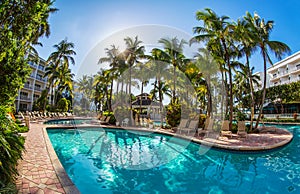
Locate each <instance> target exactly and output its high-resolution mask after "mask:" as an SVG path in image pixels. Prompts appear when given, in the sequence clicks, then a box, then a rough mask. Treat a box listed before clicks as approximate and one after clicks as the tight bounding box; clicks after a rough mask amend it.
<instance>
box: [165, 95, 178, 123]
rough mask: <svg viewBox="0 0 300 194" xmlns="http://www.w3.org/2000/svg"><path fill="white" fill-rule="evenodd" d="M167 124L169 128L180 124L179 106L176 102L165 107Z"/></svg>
mask: <svg viewBox="0 0 300 194" xmlns="http://www.w3.org/2000/svg"><path fill="white" fill-rule="evenodd" d="M166 108H167V123H168V125H170V126H171V127H176V126H178V125H179V123H180V119H181V104H179V102H178V101H177V100H175V101H171V102H170V104H169V105H167V107H166Z"/></svg>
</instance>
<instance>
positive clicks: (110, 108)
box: [108, 80, 114, 112]
mask: <svg viewBox="0 0 300 194" xmlns="http://www.w3.org/2000/svg"><path fill="white" fill-rule="evenodd" d="M113 84H114V80H112V81H111V84H110V93H109V106H108V110H109V112H112V105H111V104H112V93H113Z"/></svg>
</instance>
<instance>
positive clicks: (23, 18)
mask: <svg viewBox="0 0 300 194" xmlns="http://www.w3.org/2000/svg"><path fill="white" fill-rule="evenodd" d="M51 4H52V2H50V1H49V0H42V1H28V0H21V1H13V3H12V1H11V0H2V1H1V7H0V24H1V25H0V42H1V44H0V84H1V87H0V104H3V105H6V104H9V105H13V103H14V100H15V98H16V96H17V94H18V90H19V89H20V88H21V87H22V86H23V85H24V82H25V80H26V77H27V76H28V75H29V74H30V71H31V69H30V67H29V65H28V60H29V59H28V56H29V53H30V52H31V50H32V45H33V44H37V43H38V38H39V37H41V36H43V35H44V34H46V35H49V25H48V23H47V19H48V16H49V14H50V13H51V12H54V11H55V9H52V8H50V6H51Z"/></svg>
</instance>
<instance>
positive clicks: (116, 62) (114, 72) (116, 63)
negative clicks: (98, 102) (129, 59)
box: [98, 45, 125, 111]
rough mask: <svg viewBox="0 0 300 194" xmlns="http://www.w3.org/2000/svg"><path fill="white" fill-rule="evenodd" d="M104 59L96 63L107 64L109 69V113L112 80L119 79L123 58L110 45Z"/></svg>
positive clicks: (117, 50)
mask: <svg viewBox="0 0 300 194" xmlns="http://www.w3.org/2000/svg"><path fill="white" fill-rule="evenodd" d="M105 53H106V55H107V56H106V57H101V58H100V59H99V61H98V64H101V63H109V66H110V69H109V72H107V73H109V78H110V80H111V83H110V94H109V99H108V101H109V103H108V104H109V107H108V109H109V111H112V95H113V93H112V92H113V83H114V79H115V78H117V77H119V76H120V75H121V74H122V73H123V72H124V70H125V66H124V64H125V63H124V59H123V58H124V57H123V55H122V53H120V51H119V49H118V48H117V47H116V46H115V45H111V48H106V49H105ZM118 86H119V84H118V83H117V93H118Z"/></svg>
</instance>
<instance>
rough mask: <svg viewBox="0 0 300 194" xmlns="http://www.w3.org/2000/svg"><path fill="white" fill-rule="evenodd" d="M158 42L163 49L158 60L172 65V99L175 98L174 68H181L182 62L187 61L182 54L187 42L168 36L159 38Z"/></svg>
mask: <svg viewBox="0 0 300 194" xmlns="http://www.w3.org/2000/svg"><path fill="white" fill-rule="evenodd" d="M158 42H159V43H161V44H163V47H164V50H161V52H162V54H161V56H162V58H160V59H159V60H161V61H163V62H166V63H168V64H172V65H173V92H172V99H175V98H176V70H177V68H179V69H180V70H182V68H183V66H184V64H185V63H186V62H187V61H188V60H187V59H186V57H185V56H184V54H183V47H184V45H185V44H187V42H186V41H185V40H184V39H181V40H180V41H179V40H178V39H177V37H175V38H172V39H169V38H161V39H160V40H159V41H158Z"/></svg>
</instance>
